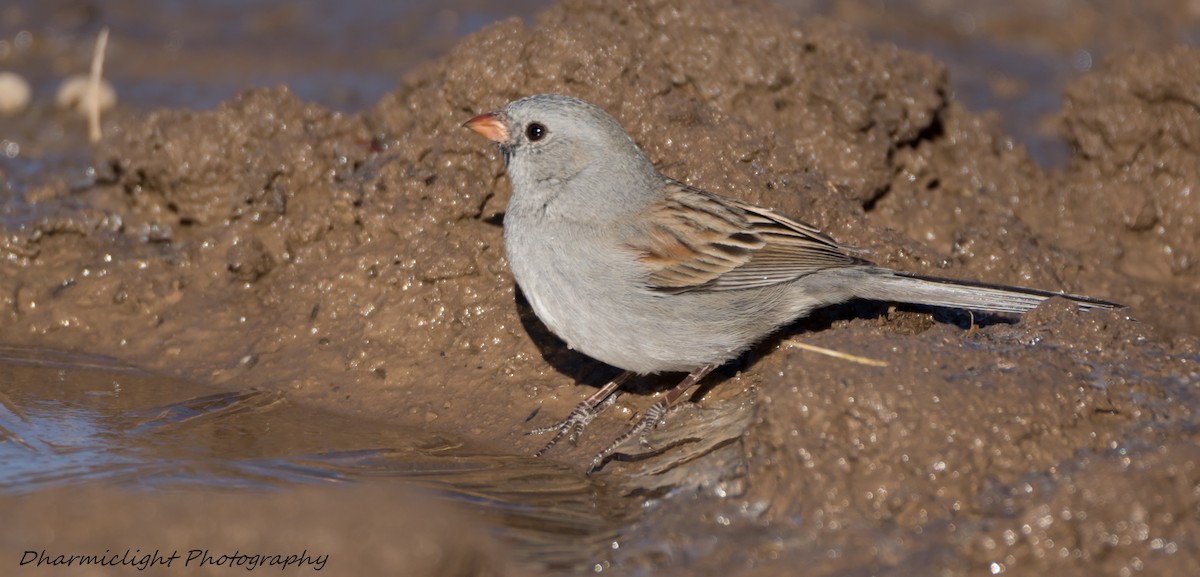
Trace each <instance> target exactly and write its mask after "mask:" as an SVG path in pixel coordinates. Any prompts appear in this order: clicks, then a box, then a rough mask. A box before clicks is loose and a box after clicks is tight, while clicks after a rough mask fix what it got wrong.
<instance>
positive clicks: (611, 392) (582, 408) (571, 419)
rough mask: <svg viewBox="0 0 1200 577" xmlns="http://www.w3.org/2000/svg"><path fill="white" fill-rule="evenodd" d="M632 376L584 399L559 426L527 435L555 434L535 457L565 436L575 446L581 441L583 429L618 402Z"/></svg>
mask: <svg viewBox="0 0 1200 577" xmlns="http://www.w3.org/2000/svg"><path fill="white" fill-rule="evenodd" d="M631 376H633V373H632V372H630V371H625V372H623V373H621V374H619V375H617V377H616V378H615V379H613V380H611V381H609V382H608V384H607V385H604V386H603V387H600V390H598V391H596V392H595V393H593V394H592V395H591V396H590V397H588V398H586V399H584V400H583V402H582V403H579V404H578V405H576V406H575V408H574V409H572V410H571V413H570V414H568V415H567V418H565V419H563V420H562V422H560V423H558V424H557V425H551V426H549V427H539V428H537V429H534V430H532V431H529V432H528V433H526V434H527V435H544V434H546V433H554V437H552V438H551V439H550V442H549V443H546V446H545V447H542V449H541V450H540V451H538V452H536V453H534V454H533V456H534V457H541V456H542V455H545V454H546V451H549V450H550V449H551V448H552V447H554V445H557V444H558V442H559V441H560V440H562V438H563V436H564V435H566V437H567V442H569V443H571V444H572V445H574V444H575V441H576V440H578V439H579V435H580V434H582V433H583V429H584V428H585V427H587V426H588V424H589V423H591V422H592V419H595V418H596V415H599V414H600V413H601V412H603V411H604V409H607V408H609V407H611V406H612V404H613V403H615V402H616V401H617V397H619V396H620V395H621V393H619V392H617V388H619V387H620V386H621V383H624V382H625V381H626V380H628V379H629V377H631Z"/></svg>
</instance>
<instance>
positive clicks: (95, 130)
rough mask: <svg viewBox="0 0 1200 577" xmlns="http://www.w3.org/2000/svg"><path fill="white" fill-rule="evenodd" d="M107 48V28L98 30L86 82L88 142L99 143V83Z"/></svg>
mask: <svg viewBox="0 0 1200 577" xmlns="http://www.w3.org/2000/svg"><path fill="white" fill-rule="evenodd" d="M107 46H108V28H107V27H105V28H103V29H101V30H100V35H99V36H97V37H96V51H95V52H93V53H92V74H91V77H90V79H89V80H90V82H88V98H87V118H88V140H89V141H91V142H92V143H96V142H100V136H101V134H100V81H101V80H102V79H103V78H104V50H105V48H107Z"/></svg>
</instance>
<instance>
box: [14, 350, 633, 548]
mask: <svg viewBox="0 0 1200 577" xmlns="http://www.w3.org/2000/svg"><path fill="white" fill-rule="evenodd" d="M0 438H2V442H0V463H2V464H3V465H2V466H0V493H3V494H5V495H6V496H5V497H0V499H4V500H9V501H11V499H13V498H14V497H15V496H21V495H28V494H31V493H47V492H48V493H49V494H54V490H55V489H63V488H71V489H79V488H84V487H86V488H87V490H88V491H93V492H94V491H95V490H96V489H97V488H107V489H120V490H122V491H123V492H125V493H126V494H128V491H129V490H134V491H136V492H138V493H137V494H139V495H142V496H147V495H154V494H162V493H172V494H179V492H180V491H183V492H190V494H201V493H205V492H212V491H213V490H229V489H237V490H238V493H241V494H254V493H255V492H262V491H269V492H274V493H280V494H282V495H284V496H285V497H283V498H285V499H286V495H293V494H294V495H296V496H297V498H299V497H308V496H310V493H309V492H306V491H305V490H304V489H305V488H306V487H310V486H327V485H334V486H342V487H343V489H341V490H342V491H343V492H342V493H341V494H334V495H330V494H329V493H324V498H326V499H328V498H332V499H334V500H341V501H345V502H347V503H353V504H355V506H356V508H358V509H359V510H360V511H361V512H362V513H363V514H364V515H370V514H371V511H370V510H369V509H368V510H365V511H364V510H362V509H361V506H362V505H363V503H362V500H363V496H362V495H363V493H362V491H363V490H364V489H363V487H362V485H363V484H368V485H372V484H374V485H379V484H380V482H381V481H383V480H386V484H388V485H390V486H391V487H392V489H390V491H393V492H394V491H407V492H411V493H413V494H419V495H425V496H433V497H436V500H439V501H444V502H447V503H450V504H452V505H453V506H455V507H457V508H460V509H463V510H466V511H468V513H469V514H470V515H473V516H475V517H477V519H476V523H477V524H481V525H482V526H483V527H485V528H490V532H491V533H493V534H494V535H496V536H498V537H499V538H500V539H501V541H503V542H504V543H506V544H507V545H508V546H509V551H510V552H511V554H512V555H513V557H514V558H516V559H517V560H518V561H519V562H520V563H522V564H525V563H528V564H530V565H533V566H540V567H556V566H557V567H568V566H579V565H580V563H581V561H582V560H583V559H584V558H585V557H588V556H589V555H596V554H597V553H596V552H597V551H600V550H603V548H605V547H607V546H609V543H611V541H612V535H613V534H614V533H615V529H616V527H617V525H618V521H619V520H620V519H621V518H622V517H623V516H627V515H628V514H629V513H630V512H631V511H630V508H631V507H632V508H633V509H635V510H636V507H637V505H636V504H634V503H630V502H628V501H627V502H624V503H622V502H621V501H619V500H618V499H617V496H616V495H613V494H610V492H608V491H607V490H606V489H605V487H603V486H602V485H600V484H598V483H596V482H594V481H592V480H590V479H588V478H586V477H584V476H582V475H581V474H579V472H578V471H574V470H571V469H569V468H567V467H565V466H563V465H559V464H555V463H554V462H552V461H548V460H544V459H533V458H528V457H520V456H507V455H495V454H484V453H482V452H480V451H478V450H476V449H473V448H472V447H471V446H469V445H468V444H465V443H463V442H461V441H459V440H457V439H453V438H450V437H446V436H441V435H438V434H437V433H433V432H429V431H418V430H414V429H410V428H403V427H396V426H394V425H390V424H387V423H382V422H377V421H371V420H367V419H360V418H352V417H348V416H344V415H339V414H334V413H330V412H326V411H320V410H315V409H312V408H308V407H304V406H300V405H297V404H295V403H292V402H289V401H288V400H287V399H286V398H285V397H284V396H283V395H281V394H279V393H274V392H265V391H242V392H219V391H217V392H214V391H210V390H207V389H206V387H204V386H201V385H197V384H195V383H190V382H186V381H183V380H179V379H174V378H171V377H166V376H161V375H154V374H150V373H147V372H144V371H140V370H137V369H134V368H130V367H127V366H123V365H120V364H118V363H116V362H113V361H109V360H107V359H104V358H100V357H90V356H77V355H71V354H65V353H60V352H55V351H45V350H28V349H17V348H0ZM348 485H353V486H355V487H356V489H354V490H344V489H345V487H346V486H348ZM246 490H249V491H250V493H245V491H246ZM101 494H105V493H101ZM366 494H370V490H367V493H366ZM147 498H149V499H151V500H153V499H154V497H147ZM276 498H278V497H276ZM17 521H18V522H21V521H22V520H21V519H17ZM308 521H310V522H314V523H316V522H319V519H309V520H308ZM589 543H590V545H589Z"/></svg>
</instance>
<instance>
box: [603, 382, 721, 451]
mask: <svg viewBox="0 0 1200 577" xmlns="http://www.w3.org/2000/svg"><path fill="white" fill-rule="evenodd" d="M718 366H719V365H715V364H714V365H704V366H703V367H700V368H698V369H696V370H694V371H692V372H691V373H690V374H688V376H687V378H685V379H683V381H682V382H680V383H679V384H678V385H675V388H673V389H671V390H670V391H667V394H666V395H663V398H661V399H659V400H658V401H657V402H655V403H654V404H653V405H650V407H649V408H648V409H646V412H645V413H644V414H643V415H642V418H641V419H639V420H638V422H637V424H636V425H634V426H633V428H632V429H629V430H628V431H626V432H625V434H623V435H621V436H620V437H617V438H616V440H614V441H613V442H612V443H611V444H609V446H608V447H607V448H605V449H604V450H603V451H600V454H598V455H596V458H595V459H592V464H591V465H589V466H588V469H587V472H588V474H591V473H592V472H594V471H596V470H598V469H599V468H600V467H602V466H603V465H604V463H605V462H606V461H607V460H608V458H609V457H611V456H612V454H613V453H614V452H615V451H616V450H617V448H618V447H620V446H621V445H624V444H625V442H626V441H628V440H629V439H632V438H634V437H638V439H639V440H640V441H641V443H642V444H643V445H647V444H648V443H646V433H648V432H650V431H651V430H653V429H654V428H655V427H658V426H659V425H660V424H662V423H663V422H664V421H665V420H664V417H666V415H667V411H669V410H671V407H674V406H675V405H676V404H677V403H679V399H682V398H683V395H684V394H685V393H687V392H688V389H691V388H692V387H694V386H695V385H696V383H699V382H700V380H701V379H703V378H704V377H705V376H706V375H708V373H711V372H712V371H713V369H715V368H717V367H718Z"/></svg>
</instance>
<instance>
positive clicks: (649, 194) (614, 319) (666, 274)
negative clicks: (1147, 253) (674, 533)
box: [464, 94, 1120, 472]
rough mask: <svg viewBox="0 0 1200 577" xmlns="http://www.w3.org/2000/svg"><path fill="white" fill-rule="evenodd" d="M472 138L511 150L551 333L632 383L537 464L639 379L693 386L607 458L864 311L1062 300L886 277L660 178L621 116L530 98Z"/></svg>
mask: <svg viewBox="0 0 1200 577" xmlns="http://www.w3.org/2000/svg"><path fill="white" fill-rule="evenodd" d="M464 126H466V127H467V128H470V129H471V130H473V131H475V132H477V133H478V134H480V135H482V136H484V137H485V138H487V139H488V140H491V141H494V142H496V143H497V144H498V145H499V146H500V151H501V153H502V154H503V156H504V162H505V165H506V167H507V169H508V176H509V179H510V180H511V182H512V198H511V199H510V200H509V203H508V209H507V210H506V212H505V214H504V246H505V251H506V253H507V255H508V262H509V265H510V266H511V267H512V273H513V276H514V277H515V278H516V281H517V284H518V285H519V286H520V287H521V291H522V292H523V293H524V294H525V296H526V298H527V299H528V300H529V304H530V305H531V306H532V307H533V310H534V312H535V313H536V314H537V316H538V318H539V319H541V321H542V322H543V323H545V325H546V326H547V327H548V328H549V329H550V330H551V331H553V332H554V334H556V335H558V336H559V337H561V338H562V339H563V340H564V341H566V343H567V345H568V346H570V347H571V348H572V349H574V350H577V351H580V352H582V353H584V354H586V355H588V356H590V357H592V358H595V359H597V360H600V361H603V362H605V363H608V364H610V365H613V366H615V367H618V368H621V369H624V371H625V372H624V373H623V374H621V375H620V376H619V377H617V378H616V379H614V380H613V381H612V382H610V383H608V384H607V385H605V386H604V387H602V388H601V389H600V390H599V391H597V392H596V393H595V394H593V395H591V396H590V397H588V398H587V399H586V400H585V401H583V402H582V403H580V404H579V406H578V407H576V408H575V410H573V411H572V412H571V413H570V415H569V416H568V417H567V418H566V419H564V420H563V421H562V422H561V423H559V424H557V425H555V426H552V427H545V428H543V429H538V430H536V431H534V432H535V433H545V432H554V433H555V435H554V436H553V438H552V439H551V440H550V441H549V442H548V443H547V444H546V446H545V447H543V448H542V449H541V450H540V451H538V452H537V455H542V454H544V453H545V452H546V451H547V450H549V449H550V448H551V447H553V446H554V445H555V444H556V443H557V442H558V441H559V440H560V439H561V438H563V436H564V435H569V437H568V438H569V439H570V440H571V441H574V440H575V439H576V438H577V437H578V436H579V434H580V433H581V432H582V430H583V428H584V427H585V426H586V425H587V424H588V423H590V422H591V420H592V419H593V418H594V417H595V416H596V414H598V413H599V411H600V410H602V409H603V408H605V407H607V406H609V405H611V404H612V402H613V401H614V400H615V399H616V396H617V394H618V388H619V387H620V386H621V384H622V383H623V382H624V381H625V380H626V379H628V378H629V377H630V376H631V375H633V374H648V373H660V372H686V373H688V376H687V378H685V379H684V380H683V381H682V382H681V383H679V384H678V385H677V386H676V387H675V388H673V389H671V390H670V391H669V392H668V393H667V394H666V395H665V396H663V397H662V398H661V399H659V400H658V401H657V402H656V403H654V404H653V405H652V406H651V407H650V408H649V409H647V410H646V411H645V413H644V414H643V416H642V418H641V419H640V420H639V421H638V422H637V424H636V425H634V426H633V428H632V429H630V430H629V431H628V432H626V433H625V434H623V435H621V436H620V437H618V438H617V439H616V440H615V441H614V442H613V443H611V444H610V445H609V446H608V447H606V448H605V449H604V450H603V451H601V452H600V453H599V454H598V455H597V456H596V458H595V459H594V460H593V461H592V464H591V466H590V467H589V468H588V471H589V472H591V471H594V470H595V469H597V468H599V467H600V466H602V465H603V464H604V462H605V461H606V460H607V458H608V457H609V456H610V455H612V454H613V452H614V451H615V450H616V449H617V448H618V447H619V446H620V445H621V444H623V443H624V442H625V441H627V440H629V439H631V438H633V437H635V436H639V437H640V436H642V435H644V434H645V433H646V432H647V431H648V430H650V429H652V428H654V427H656V426H658V424H659V423H660V422H661V421H662V419H663V417H664V416H665V414H666V412H667V410H668V409H670V408H671V407H672V406H674V405H675V404H676V403H677V402H678V401H679V400H680V399H681V398H682V397H683V395H684V394H685V393H686V392H687V391H688V389H690V388H691V387H692V386H693V385H695V384H696V383H697V382H699V381H700V380H701V379H702V378H704V376H705V375H707V374H708V373H709V372H710V371H712V370H713V369H715V368H716V367H718V366H720V365H722V364H723V363H725V362H726V361H729V360H730V359H733V358H735V357H737V356H739V355H740V354H741V353H742V352H743V351H745V350H746V349H747V348H749V347H750V346H752V345H754V344H755V343H757V342H758V341H760V340H762V339H763V338H764V337H766V336H767V335H769V334H771V333H772V332H774V331H775V330H776V329H778V328H779V327H781V326H784V325H787V324H788V323H791V322H792V321H794V320H796V319H798V318H801V317H804V316H805V315H807V314H809V312H811V311H812V310H813V309H815V308H818V307H823V306H827V305H832V304H836V303H841V302H844V301H847V300H850V299H854V298H860V299H871V300H879V301H888V302H897V303H910V304H917V305H927V306H935V307H951V308H962V309H971V310H976V311H982V312H988V313H1022V312H1025V311H1028V310H1030V309H1032V308H1034V307H1036V306H1037V305H1038V304H1039V303H1041V302H1042V301H1044V300H1046V299H1048V298H1050V297H1054V296H1061V297H1064V298H1067V299H1070V300H1072V301H1074V302H1075V303H1077V304H1078V306H1079V308H1081V309H1093V308H1104V309H1108V308H1116V307H1118V306H1120V305H1116V304H1114V303H1110V302H1105V301H1101V300H1097V299H1092V298H1088V297H1082V296H1075V295H1066V294H1059V293H1053V292H1047V291H1040V290H1032V289H1024V288H1017V287H1008V286H999V285H989V284H983V283H975V282H969V281H959V280H952V279H943V278H935V277H927V276H921V275H916V274H911V273H906V272H899V271H895V270H890V269H886V268H882V267H879V266H876V265H874V264H873V263H871V262H870V261H868V260H865V259H864V258H862V257H861V256H860V255H859V254H858V252H857V251H855V250H854V249H851V248H849V247H846V246H843V245H841V244H838V243H837V242H836V241H834V240H833V239H832V238H830V237H829V236H828V235H826V234H824V233H822V232H821V231H820V230H818V229H816V228H814V227H813V226H810V225H808V224H805V223H802V222H799V221H795V220H791V219H788V218H785V217H783V216H781V215H778V214H775V213H774V212H772V211H770V210H768V209H765V208H761V207H758V206H754V205H752V204H748V203H745V202H742V201H739V200H736V199H732V198H727V197H723V196H719V195H716V194H712V193H709V192H705V191H703V190H700V189H698V188H694V187H691V186H688V185H686V184H684V183H681V182H678V181H676V180H672V179H670V178H667V177H665V176H663V175H662V174H660V173H659V172H658V170H657V169H656V168H655V167H654V165H653V164H651V162H650V160H649V159H648V158H647V157H646V154H645V153H643V152H642V150H641V149H640V148H639V147H638V146H637V144H635V143H634V142H633V139H631V138H630V137H629V135H628V134H626V133H625V131H624V130H623V129H622V128H621V125H620V124H619V123H617V121H616V120H615V119H613V117H612V116H609V115H608V113H606V112H604V111H603V110H601V109H600V108H599V107H597V106H595V105H593V104H590V103H588V102H585V101H583V100H580V99H577V98H572V97H570V96H562V95H558V94H541V95H537V96H530V97H527V98H523V99H520V100H517V101H514V102H512V103H509V104H508V105H507V106H505V107H504V108H503V109H501V110H498V111H495V112H490V113H487V114H481V115H479V116H476V117H474V118H472V119H471V120H469V121H467V122H466V123H465V124H464Z"/></svg>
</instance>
